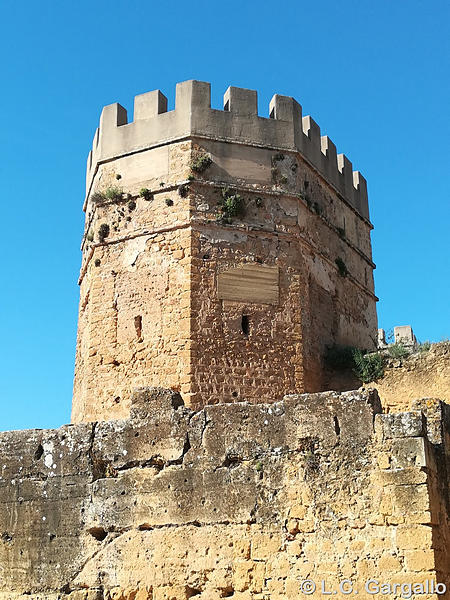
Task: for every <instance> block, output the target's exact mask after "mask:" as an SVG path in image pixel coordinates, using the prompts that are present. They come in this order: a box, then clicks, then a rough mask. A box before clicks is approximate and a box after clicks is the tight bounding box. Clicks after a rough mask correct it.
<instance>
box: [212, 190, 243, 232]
mask: <svg viewBox="0 0 450 600" xmlns="http://www.w3.org/2000/svg"><path fill="white" fill-rule="evenodd" d="M219 211H220V212H219V215H218V217H217V220H218V221H221V222H222V223H228V224H230V223H231V222H232V220H233V218H234V217H239V216H242V215H243V214H244V212H245V210H244V200H243V198H242V196H240V195H239V194H234V193H233V192H231V191H230V189H229V188H228V187H226V188H223V189H222V199H221V201H220V204H219Z"/></svg>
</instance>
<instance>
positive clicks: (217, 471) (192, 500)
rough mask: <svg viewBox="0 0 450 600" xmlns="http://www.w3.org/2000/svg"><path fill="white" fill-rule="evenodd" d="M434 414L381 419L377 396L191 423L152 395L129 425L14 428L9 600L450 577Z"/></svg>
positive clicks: (10, 440) (5, 476)
mask: <svg viewBox="0 0 450 600" xmlns="http://www.w3.org/2000/svg"><path fill="white" fill-rule="evenodd" d="M422 408H423V410H422V409H420V408H419V407H418V409H417V410H416V411H415V412H412V413H403V414H396V415H383V414H381V413H380V404H379V400H378V397H377V395H376V392H372V391H366V392H345V393H341V394H338V393H335V392H327V393H321V394H304V395H300V396H299V395H291V396H286V397H285V398H284V399H283V400H282V401H280V402H276V403H272V404H259V405H251V404H249V403H236V404H233V405H230V404H217V405H213V406H206V407H205V408H203V409H201V410H199V411H196V412H194V411H192V410H190V409H188V408H186V407H184V406H183V403H182V400H181V397H180V396H179V395H178V394H176V393H174V392H169V391H165V390H161V389H142V390H140V391H138V392H137V393H136V394H135V396H134V398H133V405H132V411H131V418H130V419H129V420H118V421H109V422H98V423H90V424H77V425H71V426H65V427H62V428H60V429H58V430H49V431H42V430H32V431H21V432H7V433H3V434H1V435H0V447H1V454H2V473H1V479H0V494H1V502H2V506H3V510H2V511H1V513H0V532H1V539H0V573H1V577H0V587H1V589H0V598H2V599H5V600H6V599H7V598H8V599H16V598H19V597H21V598H24V599H25V597H27V598H36V599H37V598H40V599H42V600H45V599H47V598H48V599H50V598H52V599H55V600H56V598H71V599H72V600H88V599H89V600H91V599H92V600H94V599H101V598H107V599H114V600H122V599H127V600H136V599H140V600H144V599H147V600H163V599H164V600H186V599H188V598H192V597H196V598H199V600H200V599H204V600H216V599H219V598H225V597H226V598H233V599H234V600H249V599H254V600H276V599H277V600H281V599H283V600H284V599H294V598H295V599H297V598H301V597H304V596H303V595H301V594H300V592H299V589H300V584H301V582H302V581H303V580H304V579H311V580H313V581H314V582H315V583H316V585H317V586H318V589H319V590H320V587H321V585H322V583H321V582H322V580H323V581H324V584H323V585H326V589H327V590H330V589H331V590H336V591H337V594H335V597H336V598H344V597H346V594H344V593H342V592H341V591H340V590H339V587H336V586H337V585H338V581H339V580H342V579H344V578H345V579H347V580H351V582H352V583H351V585H353V586H354V587H355V589H357V590H358V592H359V595H360V597H362V598H366V597H367V598H368V597H372V596H371V595H369V594H367V593H366V592H365V590H364V585H365V582H366V580H368V579H369V578H371V579H375V580H378V581H379V582H388V583H391V584H393V583H401V584H413V583H418V582H425V581H428V580H435V581H436V580H437V581H439V582H447V583H450V582H449V580H448V578H449V569H448V560H447V559H446V557H447V556H448V552H449V547H448V541H449V537H448V531H449V530H448V517H449V511H448V486H447V485H446V482H447V481H448V479H447V468H448V465H449V463H450V461H449V460H448V455H449V447H450V445H449V431H450V429H449V418H448V414H447V413H448V411H447V410H446V407H444V406H443V405H442V404H440V403H439V402H435V403H434V404H433V405H430V404H429V403H428V404H427V405H426V406H424V407H422ZM423 411H425V413H426V415H425V413H424V412H423ZM345 585H346V586H348V585H350V583H349V582H347V583H346V584H345ZM424 585H425V584H424ZM345 589H346V590H347V589H348V588H345ZM397 595H398V594H397ZM394 596H395V594H392V597H394ZM313 597H314V596H313ZM420 597H423V596H420ZM425 597H426V598H437V596H436V595H435V594H428V595H426V596H425ZM440 597H441V598H442V597H444V598H445V597H446V596H440Z"/></svg>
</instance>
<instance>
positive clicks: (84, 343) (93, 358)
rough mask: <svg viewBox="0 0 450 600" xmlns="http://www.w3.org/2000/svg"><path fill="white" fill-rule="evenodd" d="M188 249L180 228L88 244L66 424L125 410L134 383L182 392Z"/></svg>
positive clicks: (186, 382) (187, 346) (116, 415)
mask: <svg viewBox="0 0 450 600" xmlns="http://www.w3.org/2000/svg"><path fill="white" fill-rule="evenodd" d="M190 253H191V243H190V234H189V231H187V230H186V229H179V230H175V231H169V232H166V233H161V234H153V235H146V236H141V237H137V238H134V239H130V240H127V241H124V242H120V243H118V244H111V245H105V246H99V247H98V248H96V249H95V252H94V255H93V257H92V260H91V261H90V263H89V274H88V276H87V277H86V278H85V279H84V281H83V284H82V286H81V299H80V309H79V319H78V340H77V353H76V364H75V382H74V402H73V408H72V421H73V422H78V421H95V420H98V419H108V418H120V417H124V416H127V415H128V414H129V410H130V401H131V393H132V389H134V388H135V387H136V386H142V385H159V384H160V383H161V381H166V382H168V385H170V386H172V387H173V388H175V389H177V390H179V391H181V392H183V393H184V392H187V391H188V390H189V380H190V376H189V372H190V328H191V319H190V310H189V306H190V278H189V270H190ZM97 260H98V261H100V264H99V266H96V261H97Z"/></svg>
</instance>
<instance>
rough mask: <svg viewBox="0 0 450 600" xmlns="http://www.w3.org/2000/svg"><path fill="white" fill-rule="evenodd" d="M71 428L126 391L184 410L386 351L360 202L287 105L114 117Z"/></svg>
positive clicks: (196, 89)
mask: <svg viewBox="0 0 450 600" xmlns="http://www.w3.org/2000/svg"><path fill="white" fill-rule="evenodd" d="M86 189H87V193H86V201H85V203H84V210H85V212H86V226H85V232H84V237H83V242H82V251H83V259H82V268H81V274H80V279H79V283H80V289H81V295H80V309H79V321H78V342H77V355H76V367H75V385H74V399H73V411H72V420H73V421H75V422H77V421H91V420H105V419H112V418H120V417H126V416H127V415H128V413H129V409H130V402H131V392H132V390H133V389H134V388H136V387H139V386H143V385H151V386H164V387H171V388H173V389H175V390H178V391H180V392H181V394H182V396H183V398H184V401H185V403H186V404H187V405H190V406H192V407H194V408H198V407H200V406H202V405H205V404H212V403H216V402H219V401H220V402H237V401H242V400H248V401H251V402H259V401H264V402H268V401H269V402H270V401H275V400H279V399H281V398H282V397H283V396H284V395H285V394H287V393H294V392H314V391H320V390H322V389H323V388H324V386H325V385H326V382H325V379H324V368H323V353H324V350H325V348H326V346H327V345H330V344H334V343H337V344H350V345H354V346H358V347H361V348H367V349H369V348H375V347H376V341H377V318H376V297H375V295H374V284H373V269H374V264H373V262H372V259H371V243H370V231H371V229H372V225H371V223H370V221H369V212H368V203H367V190H366V182H365V180H364V178H363V177H362V176H361V175H360V174H359V173H358V172H353V171H352V164H351V163H350V161H349V160H348V159H347V158H346V157H345V156H344V155H342V154H339V155H337V154H336V148H335V146H334V144H333V143H332V142H331V140H330V139H329V138H328V137H326V136H322V137H321V135H320V129H319V127H318V125H317V124H316V123H315V122H314V121H313V119H312V118H311V117H309V116H307V117H303V118H302V109H301V106H300V105H299V104H298V103H297V102H296V101H295V100H294V99H292V98H289V97H286V96H279V95H275V96H274V97H273V99H272V101H271V102H270V107H269V116H268V117H266V118H263V117H260V116H258V112H257V94H256V92H255V91H252V90H246V89H240V88H234V87H230V88H228V90H227V92H226V94H225V97H224V109H223V110H214V109H211V107H210V85H209V84H208V83H204V82H199V81H186V82H183V83H180V84H178V85H177V88H176V102H175V110H172V111H167V99H166V98H165V96H164V95H163V94H161V92H160V91H153V92H149V93H147V94H142V95H140V96H137V97H136V98H135V103H134V120H133V121H132V122H130V123H128V122H127V113H126V110H125V109H124V108H123V107H122V106H120V105H119V104H111V105H109V106H106V107H105V108H104V109H103V111H102V115H101V118H100V126H99V128H98V129H97V131H96V134H95V137H94V142H93V147H92V151H91V152H90V153H89V158H88V164H87V182H86Z"/></svg>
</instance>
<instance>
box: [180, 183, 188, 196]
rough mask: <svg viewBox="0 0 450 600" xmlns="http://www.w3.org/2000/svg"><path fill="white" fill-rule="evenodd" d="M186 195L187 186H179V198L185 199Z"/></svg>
mask: <svg viewBox="0 0 450 600" xmlns="http://www.w3.org/2000/svg"><path fill="white" fill-rule="evenodd" d="M188 193H189V186H187V185H186V184H183V185H180V186H179V187H178V194H179V195H180V196H181V198H186V196H187V195H188Z"/></svg>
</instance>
